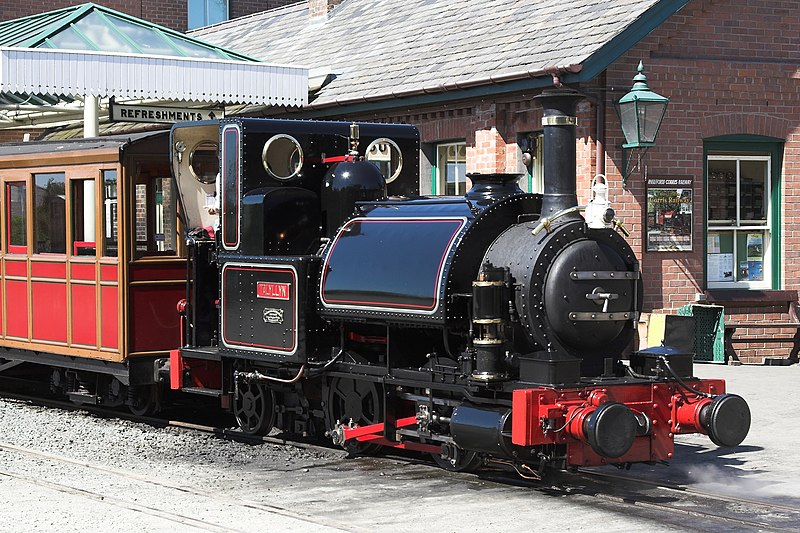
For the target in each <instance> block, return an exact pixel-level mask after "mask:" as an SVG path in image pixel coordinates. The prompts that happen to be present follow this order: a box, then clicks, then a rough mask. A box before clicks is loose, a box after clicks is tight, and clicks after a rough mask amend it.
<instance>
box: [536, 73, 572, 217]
mask: <svg viewBox="0 0 800 533" xmlns="http://www.w3.org/2000/svg"><path fill="white" fill-rule="evenodd" d="M534 99H535V100H538V101H539V103H540V104H541V105H542V108H543V111H544V113H543V114H544V116H543V117H542V126H544V198H543V199H542V217H551V216H553V215H555V214H556V213H558V212H559V211H562V210H564V209H568V208H570V207H574V206H576V205H578V195H577V191H576V163H575V153H576V150H575V126H576V125H577V123H578V121H577V118H576V116H575V114H576V110H577V107H578V102H579V101H580V100H582V99H583V96H582V95H581V94H580V93H578V92H576V91H573V90H568V89H557V90H547V91H544V92H542V94H540V95H539V96H536V97H535V98H534ZM572 217H574V218H579V217H580V215H579V214H577V213H572V214H571V215H567V218H572Z"/></svg>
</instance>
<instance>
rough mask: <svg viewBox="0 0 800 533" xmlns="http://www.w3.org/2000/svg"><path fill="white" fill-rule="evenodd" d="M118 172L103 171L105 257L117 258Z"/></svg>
mask: <svg viewBox="0 0 800 533" xmlns="http://www.w3.org/2000/svg"><path fill="white" fill-rule="evenodd" d="M117 249H118V244H117V171H116V170H104V171H103V256H105V257H117Z"/></svg>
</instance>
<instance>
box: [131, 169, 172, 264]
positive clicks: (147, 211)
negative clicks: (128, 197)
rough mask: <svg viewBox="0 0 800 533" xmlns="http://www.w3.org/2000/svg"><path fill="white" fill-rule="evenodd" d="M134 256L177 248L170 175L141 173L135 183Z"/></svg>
mask: <svg viewBox="0 0 800 533" xmlns="http://www.w3.org/2000/svg"><path fill="white" fill-rule="evenodd" d="M135 221H136V227H135V232H136V252H137V255H140V256H141V255H148V254H150V255H173V254H175V251H176V250H177V244H176V242H177V228H176V223H177V216H176V210H175V191H174V190H173V187H172V180H171V179H170V178H162V177H151V176H148V175H147V174H141V175H140V176H139V178H138V179H137V183H136V219H135Z"/></svg>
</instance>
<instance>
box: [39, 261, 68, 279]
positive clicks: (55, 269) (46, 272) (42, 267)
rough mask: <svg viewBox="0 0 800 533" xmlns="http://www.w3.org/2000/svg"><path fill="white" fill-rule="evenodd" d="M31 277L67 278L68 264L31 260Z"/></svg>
mask: <svg viewBox="0 0 800 533" xmlns="http://www.w3.org/2000/svg"><path fill="white" fill-rule="evenodd" d="M31 277H32V278H53V279H67V264H66V263H40V262H38V261H32V262H31Z"/></svg>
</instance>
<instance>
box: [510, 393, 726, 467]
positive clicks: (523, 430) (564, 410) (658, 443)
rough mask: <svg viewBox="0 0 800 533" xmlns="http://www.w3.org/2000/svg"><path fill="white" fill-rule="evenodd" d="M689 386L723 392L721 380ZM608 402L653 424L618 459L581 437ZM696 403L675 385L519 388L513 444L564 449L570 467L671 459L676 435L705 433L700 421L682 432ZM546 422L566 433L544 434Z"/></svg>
mask: <svg viewBox="0 0 800 533" xmlns="http://www.w3.org/2000/svg"><path fill="white" fill-rule="evenodd" d="M690 385H691V386H692V387H694V388H696V389H698V390H700V391H702V392H709V393H712V394H721V393H724V392H725V382H724V381H722V380H704V381H691V382H690ZM606 401H612V402H619V403H622V404H625V405H626V406H627V407H628V408H630V409H631V410H632V411H634V412H638V413H644V414H645V415H647V417H648V418H649V419H650V421H651V423H652V431H651V433H650V434H649V435H643V436H639V437H636V438H635V439H634V442H633V446H631V449H630V450H629V451H628V452H627V453H626V454H625V455H623V456H622V457H619V458H615V459H608V458H604V457H601V456H599V455H597V454H596V453H595V452H594V450H592V448H591V446H589V444H588V443H586V437H585V435H584V433H583V423H582V422H583V420H584V419H585V418H586V417H587V416H589V415H590V414H591V413H592V412H593V411H594V409H595V408H596V407H597V406H598V405H600V404H602V403H604V402H606ZM698 403H705V401H704V400H701V399H700V398H698V397H697V396H696V395H693V394H691V393H686V392H685V391H684V390H683V389H681V388H680V387H679V386H678V385H677V383H654V384H631V385H611V386H607V387H600V386H598V387H596V388H595V389H585V388H584V389H552V388H548V387H539V388H536V389H520V390H516V391H514V395H513V405H512V411H511V416H512V424H511V441H512V442H513V443H514V444H516V445H518V446H535V445H542V444H566V445H567V464H568V465H570V466H592V465H601V464H606V463H611V462H613V463H627V462H640V461H660V460H668V459H671V458H672V455H673V451H674V441H673V438H674V434H675V433H684V432H685V433H698V432H699V433H705V431H704V430H703V429H702V428H701V427H699V422H698V423H697V426H694V425H692V426H691V427H689V425H688V424H687V425H685V426H684V427H680V420H681V419H684V420H686V419H690V418H691V417H692V416H694V415H696V413H698V412H699V411H697V409H698V407H697V404H698ZM681 405H686V407H683V408H682V407H681ZM681 409H683V410H684V411H682V412H681V414H682V415H684V416H682V417H681V416H678V412H679V411H680V410H681ZM543 419H552V420H554V422H555V423H554V424H553V426H554V427H556V428H563V429H562V430H561V431H558V432H556V431H550V432H547V433H545V431H544V429H543V426H542V420H543Z"/></svg>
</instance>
